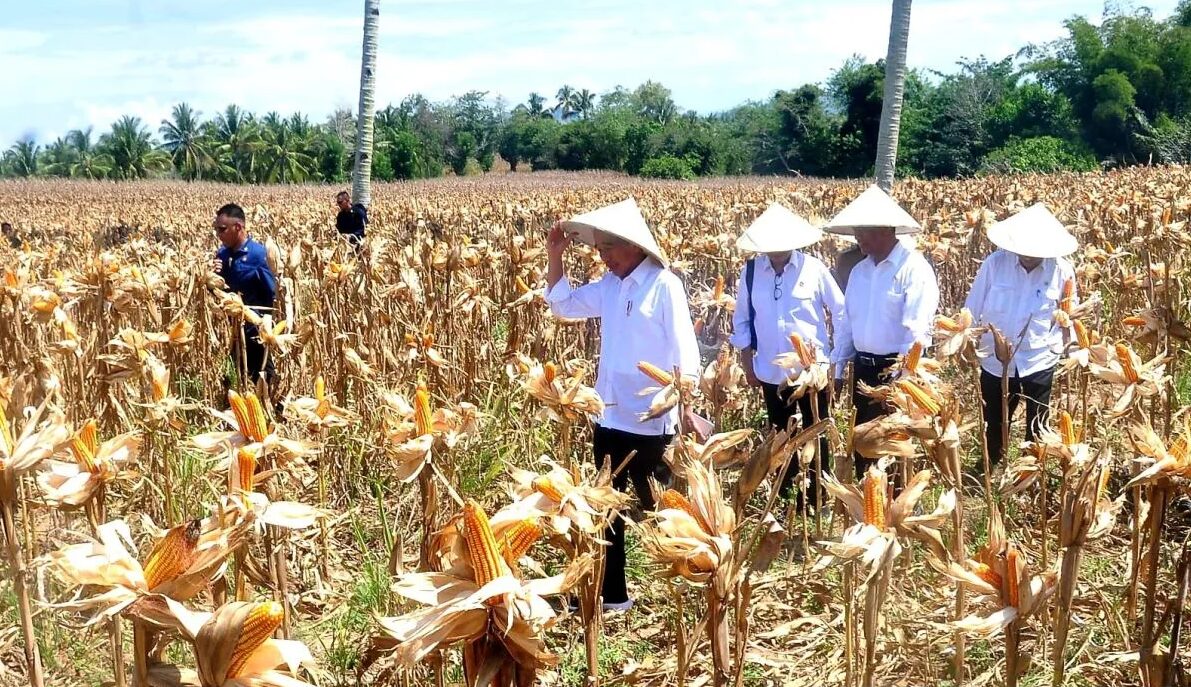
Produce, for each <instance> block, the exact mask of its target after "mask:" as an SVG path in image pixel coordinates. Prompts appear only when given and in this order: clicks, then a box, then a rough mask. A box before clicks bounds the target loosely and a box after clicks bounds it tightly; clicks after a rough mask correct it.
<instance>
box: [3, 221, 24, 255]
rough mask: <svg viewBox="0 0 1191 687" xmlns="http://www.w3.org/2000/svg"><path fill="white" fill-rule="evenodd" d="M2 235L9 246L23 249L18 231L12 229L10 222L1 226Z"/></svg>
mask: <svg viewBox="0 0 1191 687" xmlns="http://www.w3.org/2000/svg"><path fill="white" fill-rule="evenodd" d="M0 235H3V236H4V238H5V240H7V241H8V245H10V246H12V247H13V248H17V249H19V248H20V247H21V237H20V236H19V235H18V234H17V230H16V229H13V228H12V225H11V224H9V223H8V222H4V223H2V224H0Z"/></svg>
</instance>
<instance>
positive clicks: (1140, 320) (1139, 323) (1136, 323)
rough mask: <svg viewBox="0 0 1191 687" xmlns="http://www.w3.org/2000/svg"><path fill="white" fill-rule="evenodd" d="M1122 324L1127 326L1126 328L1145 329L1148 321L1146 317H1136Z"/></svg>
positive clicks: (1125, 320) (1123, 321)
mask: <svg viewBox="0 0 1191 687" xmlns="http://www.w3.org/2000/svg"><path fill="white" fill-rule="evenodd" d="M1121 324H1123V325H1125V326H1126V327H1144V326H1146V320H1145V318H1144V317H1138V316H1136V315H1134V316H1132V317H1126V318H1125V319H1123V320H1121Z"/></svg>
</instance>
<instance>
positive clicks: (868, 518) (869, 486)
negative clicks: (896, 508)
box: [864, 472, 887, 530]
mask: <svg viewBox="0 0 1191 687" xmlns="http://www.w3.org/2000/svg"><path fill="white" fill-rule="evenodd" d="M885 483H886V482H885V476H884V475H880V476H876V474H875V473H872V472H870V473H869V474H868V475H867V476H866V477H865V478H864V523H865V524H866V525H872V526H873V527H876V528H877V529H879V530H883V529H885V499H886V496H887V495H886V493H885Z"/></svg>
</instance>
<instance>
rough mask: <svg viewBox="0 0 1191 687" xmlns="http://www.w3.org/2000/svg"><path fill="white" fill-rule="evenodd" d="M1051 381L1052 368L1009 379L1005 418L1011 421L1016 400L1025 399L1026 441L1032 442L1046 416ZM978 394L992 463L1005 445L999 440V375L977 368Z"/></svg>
mask: <svg viewBox="0 0 1191 687" xmlns="http://www.w3.org/2000/svg"><path fill="white" fill-rule="evenodd" d="M1054 380H1055V369H1054V368H1053V367H1052V368H1049V369H1046V370H1041V371H1039V372H1035V373H1034V374H1032V375H1026V376H1025V377H1010V378H1009V419H1010V421H1012V419H1013V413H1014V412H1015V411H1016V410H1017V404H1018V402H1019V401H1021V400H1022V399H1025V402H1026V441H1033V440H1034V437H1035V436H1036V435H1037V433H1038V428H1039V427H1043V426H1045V425H1046V421H1047V418H1048V417H1049V416H1050V392H1051V388H1052V387H1053V386H1054ZM980 397H981V400H982V401H983V402H984V436H985V439H986V440H987V441H988V459H989V461H990V462H991V463H992V464H993V465H996V464H998V463H1000V462H1001V459H1002V458H1004V457H1005V446H1004V445H1003V443H1002V441H1001V431H1002V428H1003V426H1004V423H1003V422H1002V417H1001V378H1000V377H998V376H996V375H991V374H989V373H988V372H986V371H984V370H981V371H980Z"/></svg>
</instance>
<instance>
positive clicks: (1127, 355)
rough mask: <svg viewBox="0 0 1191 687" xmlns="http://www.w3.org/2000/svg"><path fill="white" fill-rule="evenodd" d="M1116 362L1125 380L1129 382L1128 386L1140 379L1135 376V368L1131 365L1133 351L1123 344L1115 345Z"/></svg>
mask: <svg viewBox="0 0 1191 687" xmlns="http://www.w3.org/2000/svg"><path fill="white" fill-rule="evenodd" d="M1116 350H1117V360H1119V361H1120V363H1121V373H1122V374H1124V375H1125V379H1127V380H1129V383H1130V384H1134V383H1136V382H1137V380H1138V379H1140V377H1139V376H1138V374H1137V367H1135V366H1134V365H1133V351H1131V350H1129V347H1128V346H1126V345H1125V344H1123V343H1119V344H1117V345H1116Z"/></svg>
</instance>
